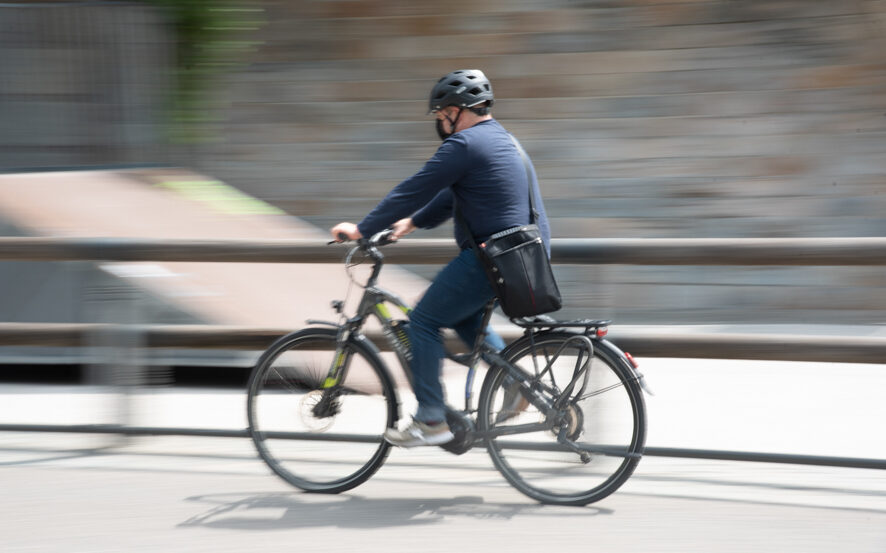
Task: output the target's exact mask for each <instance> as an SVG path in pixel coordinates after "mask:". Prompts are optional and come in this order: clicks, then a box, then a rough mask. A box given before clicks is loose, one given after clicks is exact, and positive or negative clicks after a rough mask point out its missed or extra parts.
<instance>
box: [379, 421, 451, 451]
mask: <svg viewBox="0 0 886 553" xmlns="http://www.w3.org/2000/svg"><path fill="white" fill-rule="evenodd" d="M454 437H455V435H454V434H453V433H452V431H451V430H449V425H448V424H446V423H445V422H441V423H440V424H435V425H433V426H431V425H428V424H425V423H423V422H421V421H417V420H415V419H413V420H412V424H410V425H409V426H408V427H406V429H405V430H397V429H395V428H388V429H387V430H385V441H387V442H388V443H389V444H391V445H396V446H399V447H416V446H420V445H441V444H445V443H446V442H449V441H451V440H452V438H454Z"/></svg>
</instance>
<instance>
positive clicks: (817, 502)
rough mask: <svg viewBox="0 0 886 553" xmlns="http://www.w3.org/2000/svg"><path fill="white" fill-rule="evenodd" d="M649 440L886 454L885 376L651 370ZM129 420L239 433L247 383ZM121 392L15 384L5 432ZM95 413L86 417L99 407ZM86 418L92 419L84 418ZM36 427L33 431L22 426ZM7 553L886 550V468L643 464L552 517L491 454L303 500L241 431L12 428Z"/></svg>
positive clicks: (83, 416)
mask: <svg viewBox="0 0 886 553" xmlns="http://www.w3.org/2000/svg"><path fill="white" fill-rule="evenodd" d="M643 368H644V372H645V373H646V374H647V376H648V377H649V379H650V382H651V384H652V386H653V388H654V390H655V392H656V396H654V397H650V398H648V404H649V411H650V432H649V441H648V445H650V446H661V447H664V446H673V447H699V448H710V449H734V450H744V451H765V452H777V453H804V454H816V455H841V456H854V457H868V458H878V459H884V458H886V440H884V433H883V431H882V428H881V426H882V421H883V420H886V406H884V403H883V402H882V401H880V399H879V396H880V394H881V393H882V390H883V389H886V387H884V384H886V371H884V367H883V366H871V365H834V364H822V365H812V364H800V363H758V362H754V363H749V362H728V361H727V362H724V361H716V362H712V361H703V360H699V361H691V362H690V361H677V360H651V359H650V360H647V361H646V362H645V363H644V367H643ZM131 400H132V401H131V402H130V403H129V405H130V407H131V409H130V412H129V416H130V417H131V420H132V423H134V424H140V425H147V424H151V425H155V424H156V425H160V424H175V423H178V424H182V425H188V426H198V427H220V428H238V427H242V426H243V424H242V419H243V413H242V411H243V409H244V401H243V394H242V393H241V392H239V391H236V390H231V391H219V390H182V389H160V390H151V391H145V392H143V393H141V394H138V395H136V396H133V397H132V398H131ZM118 401H119V397H117V396H115V395H113V394H107V393H106V391H105V390H101V389H90V388H84V387H80V388H65V387H46V386H23V385H4V386H0V417H2V419H0V420H2V422H72V423H77V422H87V420H89V421H91V422H110V421H108V420H101V421H96V420H95V418H96V417H99V418H101V417H100V415H101V409H99V408H97V407H96V405H101V404H102V403H103V402H104V404H105V407H106V408H107V409H106V412H107V413H111V412H115V409H117V407H119V403H117V402H118ZM87 406H88V407H87ZM87 412H88V416H87ZM24 419H30V420H24ZM0 489H2V500H0V551H2V552H4V553H19V552H22V553H24V552H29V553H30V552H38V553H44V552H53V553H54V552H89V553H93V552H96V553H99V552H122V551H127V552H130V551H134V552H139V551H145V552H148V551H151V552H153V551H163V552H178V551H182V552H184V551H188V552H191V551H197V552H199V551H212V552H217V553H223V552H228V551H230V552H234V551H238V552H239V551H246V550H248V551H252V550H256V551H282V550H287V551H288V550H297V551H308V552H309V551H349V552H350V551H407V550H408V551H415V550H418V551H432V552H433V551H441V552H442V551H446V552H453V551H481V550H490V549H493V548H494V549H495V550H496V551H505V552H519V551H552V550H557V551H607V552H613V551H614V552H620V551H642V552H687V551H699V552H736V553H738V552H741V553H744V552H748V551H754V552H803V553H809V552H819V551H821V552H825V551H826V552H829V553H830V552H833V551H840V552H841V553H849V552H852V553H855V552H868V553H884V552H886V474H884V473H883V471H878V470H862V469H841V468H828V467H805V466H795V465H775V464H763V463H745V462H718V461H704V460H684V459H665V458H654V457H647V458H645V459H643V461H642V462H641V463H640V466H639V468H638V470H637V472H636V473H635V475H634V477H633V478H632V479H631V480H630V481H629V482H628V483H627V484H626V485H625V486H624V487H623V488H622V489H621V490H619V491H618V492H617V493H616V494H614V495H613V496H610V497H609V498H607V499H605V500H603V501H601V502H599V503H597V504H593V505H590V506H588V507H585V508H566V507H550V506H542V505H538V504H536V503H534V502H533V501H531V500H529V499H527V498H526V497H524V496H522V495H520V494H519V493H518V492H516V491H515V490H513V489H511V488H510V487H509V486H508V485H507V484H506V483H505V482H504V480H503V479H502V477H501V476H500V475H499V474H498V473H497V472H496V471H495V470H494V469H493V467H492V464H491V462H490V461H489V459H488V457H487V456H486V454H485V452H483V451H482V450H474V451H471V452H469V453H467V454H465V455H463V456H459V457H456V456H453V455H450V454H448V453H446V452H444V451H442V450H440V449H437V448H424V449H416V450H395V451H394V452H393V453H392V455H391V457H390V459H389V460H388V463H387V464H386V465H385V466H384V467H383V468H382V469H381V471H380V472H379V473H378V474H377V475H376V476H375V477H373V478H372V479H371V480H370V481H369V482H367V483H366V484H364V485H363V486H361V487H359V488H357V489H355V490H353V491H351V492H349V493H346V494H343V495H337V496H317V495H308V494H303V493H300V492H298V491H296V490H293V489H292V488H290V487H289V486H288V485H287V484H285V483H284V482H282V481H281V480H279V479H277V478H276V477H275V476H273V475H271V474H270V473H269V471H268V470H267V469H266V468H265V466H264V465H263V464H262V463H261V461H259V460H258V459H257V458H256V456H255V453H254V451H253V449H252V447H251V443H250V442H249V441H248V440H245V439H234V438H183V437H163V438H130V439H123V438H120V437H115V436H96V435H72V434H25V433H0Z"/></svg>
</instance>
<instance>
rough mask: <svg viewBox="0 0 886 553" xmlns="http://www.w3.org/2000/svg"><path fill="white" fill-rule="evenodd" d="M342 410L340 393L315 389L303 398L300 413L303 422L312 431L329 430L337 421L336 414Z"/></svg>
mask: <svg viewBox="0 0 886 553" xmlns="http://www.w3.org/2000/svg"><path fill="white" fill-rule="evenodd" d="M340 411H341V404H340V403H339V402H338V394H333V393H330V392H329V391H325V392H324V390H313V391H311V392H309V393H307V394H305V396H304V397H302V398H301V405H300V409H299V414H300V415H301V420H302V423H304V425H305V426H307V427H308V428H309V429H310V430H311V431H312V432H323V431H325V430H328V429H329V427H330V426H332V423H333V422H335V415H337V414H339V412H340Z"/></svg>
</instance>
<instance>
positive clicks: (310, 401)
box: [247, 328, 397, 493]
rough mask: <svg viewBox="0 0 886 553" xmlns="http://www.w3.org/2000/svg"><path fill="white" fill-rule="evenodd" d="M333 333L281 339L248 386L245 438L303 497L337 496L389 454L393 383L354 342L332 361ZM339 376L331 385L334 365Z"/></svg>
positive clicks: (367, 349)
mask: <svg viewBox="0 0 886 553" xmlns="http://www.w3.org/2000/svg"><path fill="white" fill-rule="evenodd" d="M336 335H337V331H336V330H335V329H326V328H309V329H305V330H302V331H299V332H295V333H293V334H290V335H287V336H284V337H283V338H280V339H279V340H277V342H275V343H274V344H273V345H272V346H271V347H270V348H269V349H268V350H267V351H266V352H265V353H264V354H263V355H262V356H261V359H259V361H258V363H257V365H256V366H255V368H254V369H253V371H252V375H251V376H250V380H249V388H248V399H247V413H248V418H249V432H250V434H251V436H252V440H253V442H254V443H255V446H256V448H257V449H258V453H259V455H260V456H261V458H262V459H263V460H264V461H265V462H266V463H267V464H268V466H269V467H270V468H271V469H272V470H273V471H274V472H275V473H276V474H277V475H279V476H280V477H281V478H283V479H284V480H286V481H287V482H289V483H290V484H292V485H293V486H296V487H298V488H301V489H302V490H305V491H310V492H324V493H338V492H342V491H345V490H349V489H351V488H354V487H355V486H358V485H360V484H362V483H363V482H365V481H366V480H367V479H368V478H369V477H370V476H372V475H373V474H374V473H375V471H377V470H378V469H379V467H381V465H382V463H384V461H385V458H386V457H387V456H388V453H389V451H390V444H388V443H387V442H385V441H384V439H383V438H382V435H383V434H384V431H385V429H387V428H390V427H393V426H394V424H395V422H396V420H397V398H396V394H395V390H394V385H393V382H392V380H391V378H390V375H389V374H388V371H387V369H386V368H385V366H384V363H383V362H382V361H381V359H380V358H379V356H378V353H377V350H376V349H375V347H374V346H372V345H371V344H370V343H368V342H365V341H363V340H360V339H353V338H352V339H351V340H349V341H348V342H347V344H346V345H345V347H344V349H343V351H341V352H340V355H341V356H342V357H339V358H338V361H337V360H336V351H335V347H336ZM336 362H339V363H343V364H344V366H345V367H346V370H345V371H344V373H343V374H344V377H343V378H341V379H340V380H339V381H337V382H333V381H332V380H330V379H328V378H327V376H328V373H329V370H330V368H331V367H332V366H333V363H336Z"/></svg>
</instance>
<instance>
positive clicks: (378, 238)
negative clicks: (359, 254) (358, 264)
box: [326, 228, 397, 250]
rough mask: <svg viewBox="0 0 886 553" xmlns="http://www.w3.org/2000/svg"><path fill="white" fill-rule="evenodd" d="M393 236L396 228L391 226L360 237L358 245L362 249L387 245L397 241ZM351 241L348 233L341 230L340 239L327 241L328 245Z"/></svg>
mask: <svg viewBox="0 0 886 553" xmlns="http://www.w3.org/2000/svg"><path fill="white" fill-rule="evenodd" d="M393 236H394V229H390V228H389V229H385V230H383V231H381V232H377V233H375V234H374V235H372V236H370V237H369V238H359V239H358V240H357V241H356V242H357V246H358V247H359V248H360V249H363V250H369V249H371V248H374V247H379V246H387V245H388V244H393V243H394V242H396V241H397V239H396V238H394V237H393ZM350 241H351V239H350V238H348V236H347V235H346V234H344V233H342V232H340V233H339V234H338V240H330V241H329V242H327V243H326V245H327V246H330V245H332V244H345V243H347V242H350Z"/></svg>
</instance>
